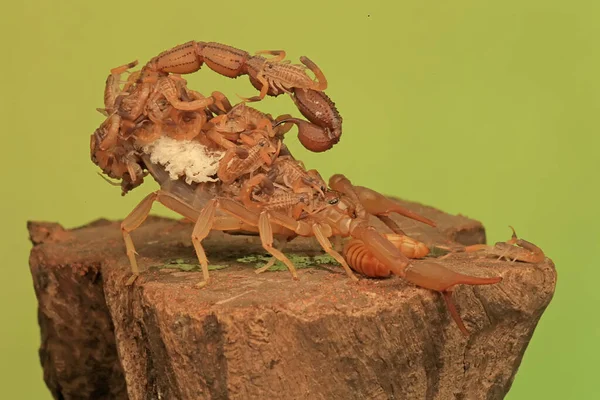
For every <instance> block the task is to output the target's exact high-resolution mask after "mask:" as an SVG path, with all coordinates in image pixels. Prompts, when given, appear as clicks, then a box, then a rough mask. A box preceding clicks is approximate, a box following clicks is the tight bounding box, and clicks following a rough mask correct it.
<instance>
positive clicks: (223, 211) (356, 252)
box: [91, 42, 502, 334]
mask: <svg viewBox="0 0 600 400" xmlns="http://www.w3.org/2000/svg"><path fill="white" fill-rule="evenodd" d="M259 53H265V52H259ZM266 53H269V54H272V55H274V56H275V58H274V59H272V60H266V59H265V58H263V57H260V56H250V55H249V54H248V53H246V52H243V51H241V50H238V49H235V48H232V47H229V46H225V45H219V44H214V43H204V42H189V43H186V44H184V45H181V46H177V47H175V48H173V49H171V50H169V51H167V52H163V53H161V54H160V55H159V56H157V57H155V58H153V59H152V60H151V61H150V62H149V63H148V64H146V66H144V67H143V68H142V70H141V72H140V73H139V74H136V75H135V77H136V78H137V81H136V84H135V85H134V84H132V82H131V80H130V81H128V82H129V83H128V85H129V87H133V88H132V89H131V90H129V91H127V92H126V93H125V94H124V96H125V98H124V99H123V100H127V97H128V96H134V93H135V90H136V89H135V88H136V85H145V84H147V83H151V82H155V81H157V80H158V79H164V78H165V77H168V76H169V74H170V73H174V74H179V73H191V72H194V71H197V70H198V69H199V68H200V67H201V65H202V64H203V63H206V64H207V65H208V66H209V67H210V68H211V69H213V70H215V71H217V72H219V73H221V74H223V75H226V76H229V77H237V76H239V75H242V74H248V75H250V81H251V82H252V84H253V85H254V86H255V87H257V88H260V90H261V93H260V95H259V96H255V97H254V98H250V99H243V100H245V101H256V100H259V99H261V98H262V97H264V96H265V95H267V94H269V95H274V96H276V95H279V94H281V93H284V92H287V93H290V94H291V96H292V98H293V99H294V101H295V102H296V104H297V105H299V108H300V111H301V112H302V114H303V115H304V116H305V117H306V118H307V119H309V121H310V123H309V122H306V121H301V120H297V119H294V118H287V119H278V120H270V124H266V125H262V126H260V127H256V126H254V127H253V128H251V129H252V130H251V132H248V134H249V135H250V136H247V137H248V139H244V140H242V141H241V143H235V144H233V145H232V144H231V143H233V142H231V141H229V142H228V141H227V139H223V138H219V140H218V141H217V142H218V143H221V142H222V143H228V144H227V146H226V147H227V149H226V151H227V153H226V154H229V156H228V157H226V160H227V161H226V163H223V162H221V165H220V166H219V169H218V170H219V173H218V174H217V175H218V176H225V175H227V183H225V182H223V180H220V179H215V178H210V177H207V179H206V180H205V181H201V182H198V181H196V182H190V181H189V180H188V181H187V182H186V179H185V178H186V177H185V176H181V177H179V179H173V178H172V177H171V176H170V174H169V173H168V172H167V171H166V168H165V165H163V164H160V163H156V162H153V161H152V157H151V155H150V154H147V153H146V154H145V153H142V152H139V151H137V150H136V149H137V148H138V147H139V145H136V136H135V129H136V128H135V125H134V128H133V130H134V133H133V134H129V135H123V132H119V134H118V136H119V138H121V139H120V140H117V141H116V142H115V143H113V146H114V147H115V149H116V150H119V148H120V147H123V146H125V147H126V149H127V154H129V156H128V158H127V160H128V161H127V166H128V168H122V169H121V170H119V172H120V175H121V176H119V174H118V173H114V171H112V170H111V172H112V173H113V177H116V178H123V179H124V181H125V180H126V178H127V173H126V172H125V170H129V171H132V170H135V171H134V172H131V173H134V174H136V175H140V176H141V172H140V171H141V170H145V171H147V172H146V173H149V174H150V175H151V176H152V177H153V178H154V180H155V181H156V182H157V183H158V184H159V185H160V189H159V190H157V191H155V192H153V193H150V194H149V195H148V196H146V197H145V198H144V199H143V200H142V201H141V202H140V203H139V204H138V205H137V206H136V207H135V208H134V210H133V211H132V212H131V213H130V214H129V215H128V216H127V217H126V218H125V219H124V220H123V222H122V224H121V230H122V234H123V238H124V241H125V247H126V251H127V256H128V258H129V261H130V264H131V269H132V272H133V276H132V277H131V279H130V280H129V281H128V284H132V283H133V282H134V280H135V278H136V277H137V276H138V275H139V269H138V265H137V261H136V257H135V254H136V251H135V247H134V244H133V241H132V238H131V235H130V233H131V232H132V231H133V230H135V229H136V228H137V227H139V226H140V225H141V224H142V223H143V222H144V220H145V219H146V218H147V216H148V215H149V213H150V210H151V208H152V205H153V203H154V202H159V203H161V204H163V205H164V206H166V207H167V208H169V209H171V210H172V211H175V212H176V213H178V214H180V215H182V216H183V217H185V218H186V219H188V220H190V221H192V222H193V223H194V228H193V231H192V244H193V246H194V249H195V252H196V255H197V257H198V260H199V262H200V265H201V268H202V275H203V280H202V281H201V282H200V283H198V284H197V286H198V287H204V286H206V285H207V284H208V282H209V271H208V259H207V257H206V253H205V251H204V248H203V246H202V241H203V240H204V239H205V238H206V237H207V236H208V234H209V233H210V232H211V231H212V230H219V231H224V232H231V233H233V232H235V233H247V234H258V235H259V236H260V240H261V243H262V246H263V247H264V249H265V250H266V251H267V252H269V253H270V254H271V255H272V256H273V259H272V262H274V261H275V260H280V261H282V262H283V263H284V264H285V265H286V266H287V267H288V269H289V271H290V272H291V274H292V276H293V278H294V279H298V276H297V273H296V270H295V268H294V265H293V263H292V262H291V261H290V260H289V259H288V258H287V257H286V256H285V254H284V253H283V252H282V247H283V246H275V245H274V239H275V238H278V239H281V241H280V242H283V243H285V242H287V241H289V240H292V239H293V238H294V237H297V236H304V237H315V238H316V239H317V241H318V242H319V244H320V246H321V247H322V248H323V249H324V250H325V251H326V252H327V253H328V254H329V255H330V256H331V257H333V258H334V259H335V260H336V261H338V262H339V263H340V264H341V266H342V267H343V268H344V270H345V272H346V274H347V275H348V277H349V278H350V279H351V280H352V281H357V280H358V278H357V277H356V276H355V274H354V273H353V271H352V270H353V269H354V270H356V271H358V272H361V273H363V274H364V275H367V276H387V275H389V274H390V273H391V274H394V275H397V276H399V277H401V278H403V279H405V280H406V281H408V282H410V283H413V284H415V285H417V286H419V287H422V288H426V289H430V290H435V291H438V292H440V293H442V294H443V297H444V300H445V302H446V304H447V306H448V309H449V311H450V314H451V315H452V318H453V319H454V320H455V321H456V323H457V324H458V326H459V328H460V330H461V331H462V332H463V333H465V334H468V331H467V329H466V328H465V326H464V324H463V322H462V320H461V318H460V316H459V314H458V312H457V310H456V307H455V305H454V303H453V301H452V291H453V289H454V288H455V287H456V286H457V285H460V284H466V285H489V284H495V283H498V282H500V281H501V280H502V278H501V277H491V278H484V277H476V276H470V275H465V274H460V273H457V272H454V271H452V270H450V269H448V268H446V267H444V266H443V265H441V264H439V263H435V262H430V261H421V262H419V263H412V262H411V261H410V259H409V257H411V258H419V257H423V256H424V255H426V254H427V252H428V249H427V248H426V247H425V246H424V245H423V244H421V243H419V242H417V241H415V240H413V239H411V238H409V237H408V236H406V235H404V233H403V232H402V231H401V230H400V229H399V227H398V226H397V225H396V224H395V223H394V221H393V220H392V219H391V218H389V217H388V216H389V214H391V213H399V214H401V215H404V216H407V217H409V218H412V219H415V220H418V221H421V222H424V223H427V224H429V225H431V226H435V223H434V222H433V221H431V220H428V219H426V218H424V217H422V216H419V215H417V214H414V213H412V212H410V211H409V210H407V209H405V208H403V207H401V206H400V205H399V204H397V203H395V202H393V201H392V200H390V199H388V198H386V197H385V196H383V195H381V194H380V193H377V192H375V191H373V190H371V189H368V188H365V187H361V186H354V185H353V184H352V183H351V182H350V180H348V179H347V178H346V177H345V176H343V175H340V174H336V175H333V176H332V177H331V178H330V179H329V184H328V185H327V184H325V183H324V182H323V181H322V179H321V178H320V175H319V174H318V172H316V171H314V170H313V171H307V170H306V169H305V168H304V166H303V165H302V163H301V162H299V161H296V160H295V159H294V158H293V157H292V156H291V154H289V152H288V151H287V150H286V148H285V146H283V145H282V132H277V130H278V127H279V125H280V124H282V123H286V122H293V123H296V124H297V125H298V128H299V136H300V137H301V142H302V137H304V138H305V139H306V140H305V143H304V142H303V144H305V146H306V144H309V145H308V146H306V147H307V148H309V149H311V146H312V149H313V150H315V151H324V150H326V148H330V147H331V146H333V144H335V143H336V142H337V140H338V139H339V135H340V134H341V117H340V116H339V114H338V113H337V110H336V109H335V107H334V106H333V103H332V102H331V101H330V100H329V98H328V97H326V95H325V94H324V93H323V92H322V90H324V89H325V87H326V80H325V77H324V76H323V74H322V72H321V71H320V70H319V69H318V68H317V67H316V65H315V64H314V63H312V61H310V60H308V58H306V57H304V58H302V62H303V63H304V65H305V66H307V67H308V68H310V69H311V70H312V71H313V72H314V73H315V75H316V76H317V77H318V81H317V82H314V81H312V80H310V79H299V78H298V76H301V73H300V69H299V67H298V66H293V65H291V64H289V63H284V62H281V60H282V58H283V57H284V56H285V52H283V51H269V52H266ZM129 65H131V64H129ZM124 69H125V67H122V68H121V69H118V71H117V72H122V71H123V70H124ZM302 73H304V72H302ZM290 76H291V78H290ZM292 81H293V82H292ZM113 85H114V82H113ZM107 86H108V81H107ZM109 97H111V98H114V97H115V96H109ZM134 97H135V96H134ZM182 97H185V96H182ZM307 99H308V100H307ZM319 99H320V100H321V101H317V100H319ZM324 99H326V100H324ZM199 100H201V99H200V96H199V95H197V96H191V98H189V99H187V100H186V99H184V98H180V99H179V100H177V101H179V102H182V103H185V102H194V101H195V102H196V103H198V101H199ZM114 103H115V104H113V105H111V107H115V108H118V107H119V104H116V103H122V102H117V101H115V102H114ZM196 103H195V104H196ZM205 104H206V106H207V107H209V106H212V105H213V103H212V102H210V101H206V102H205ZM221 104H228V101H224V100H223V101H221ZM320 107H325V108H326V109H327V110H328V113H327V112H326V113H322V112H320V111H318V110H319V109H320ZM107 108H109V107H108V106H107ZM186 108H187V107H186V106H185V105H184V106H183V107H182V109H186ZM226 108H230V107H226ZM234 108H235V107H234ZM247 108H248V109H250V107H247ZM212 109H213V110H214V108H212ZM232 109H233V108H230V109H228V110H222V111H223V112H226V113H227V112H230V111H231V110H232ZM194 110H195V111H197V109H196V107H194ZM251 110H252V109H251ZM254 111H256V112H258V111H257V110H253V112H254ZM198 112H199V111H198ZM209 114H210V112H208V111H207V114H206V115H207V119H208V122H209V123H210V118H209V117H208V115H209ZM323 115H325V117H324V116H323ZM265 117H266V116H265ZM109 118H110V117H109ZM213 119H219V118H215V117H213ZM267 119H269V118H267ZM148 123H149V124H151V125H152V124H155V125H156V122H154V121H150V122H148ZM129 126H130V127H131V124H130V125H129ZM156 132H158V133H157V134H160V129H158V130H156ZM307 132H308V133H307ZM332 132H333V134H332ZM248 134H246V133H242V134H240V135H238V136H236V138H238V139H240V138H242V137H245V136H242V135H248ZM98 135H99V134H98V133H95V134H94V135H92V148H91V151H92V159H93V160H94V159H95V158H97V156H98V154H99V153H103V152H105V151H106V149H105V148H104V147H98V146H96V147H94V143H95V142H98V140H99V139H98ZM200 137H203V136H202V135H200V136H199V138H200ZM251 137H253V138H254V139H249V138H251ZM312 139H314V140H312ZM233 141H234V142H239V140H237V141H236V140H235V139H234V140H233ZM188 142H189V143H194V142H193V141H188ZM218 143H215V142H212V144H214V145H216V144H218ZM217 147H219V146H217ZM221 150H224V149H221ZM116 153H118V151H117V152H116ZM111 154H112V153H111ZM251 154H256V155H257V156H252V157H250V155H251ZM259 155H260V156H259ZM249 158H251V160H249ZM222 161H223V160H222ZM240 166H243V168H242V167H240ZM103 169H104V167H103ZM292 169H293V170H294V171H295V173H293V174H292V173H291V172H290V171H291V170H292ZM105 171H106V170H105ZM115 174H116V175H115ZM134 181H135V180H134ZM257 198H258V199H259V200H258V201H257V200H256V199H257ZM370 215H373V216H376V217H378V218H379V219H381V220H382V221H383V222H384V223H385V224H386V225H387V226H388V227H389V228H390V229H391V230H392V231H393V232H394V233H393V234H383V233H380V232H379V231H378V230H377V229H376V228H374V227H373V226H371V225H370V224H369V222H368V217H369V216H370ZM332 238H350V239H351V240H350V241H349V242H348V244H347V245H346V247H345V248H344V250H343V255H342V254H340V253H339V252H338V251H337V250H336V249H335V248H334V246H333V245H332V243H331V241H330V239H332ZM272 262H271V263H269V264H268V266H270V265H271V264H272ZM375 266H377V269H378V272H373V271H374V268H375ZM261 270H265V268H262V269H261Z"/></svg>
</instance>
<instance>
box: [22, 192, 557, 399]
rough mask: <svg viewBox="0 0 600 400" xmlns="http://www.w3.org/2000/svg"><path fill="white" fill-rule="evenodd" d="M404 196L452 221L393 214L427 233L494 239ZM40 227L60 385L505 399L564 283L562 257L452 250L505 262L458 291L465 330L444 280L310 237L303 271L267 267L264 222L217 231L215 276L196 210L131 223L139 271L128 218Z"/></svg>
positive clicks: (45, 332)
mask: <svg viewBox="0 0 600 400" xmlns="http://www.w3.org/2000/svg"><path fill="white" fill-rule="evenodd" d="M399 202H400V203H401V204H403V205H404V206H406V207H408V208H410V209H411V210H413V211H416V212H419V213H421V214H423V215H425V216H426V217H429V218H431V219H433V220H434V221H436V222H437V223H438V228H437V229H434V228H431V227H428V226H425V225H421V224H418V223H416V222H414V221H411V220H408V219H406V218H404V217H399V216H396V217H394V220H395V221H396V222H398V223H399V224H400V226H401V227H402V228H403V229H404V230H405V232H406V233H407V234H409V235H410V236H412V237H414V238H416V239H419V240H421V241H423V242H425V243H426V244H428V245H433V244H445V245H452V244H453V243H455V244H456V243H460V244H465V245H468V244H476V243H485V231H484V228H483V226H482V225H481V224H480V223H479V222H477V221H474V220H471V219H468V218H465V217H462V216H451V215H448V214H445V213H443V212H441V211H439V210H436V209H434V208H431V207H425V206H422V205H419V204H416V203H410V202H405V201H400V200H399ZM28 227H29V232H30V236H31V241H32V242H33V244H34V246H33V249H32V251H31V257H30V266H31V273H32V277H33V282H34V286H35V292H36V295H37V298H38V301H39V324H40V329H41V335H42V344H41V349H40V359H41V363H42V366H43V368H44V379H45V381H46V384H47V385H48V387H49V388H50V390H51V392H52V394H53V396H54V398H56V399H80V398H81V399H88V398H93V399H127V398H128V399H136V400H137V399H328V400H329V399H501V398H503V397H504V396H505V394H506V393H507V391H508V390H509V388H510V386H511V384H512V382H513V379H514V376H515V373H516V371H517V369H518V367H519V364H520V362H521V359H522V357H523V354H524V352H525V349H526V347H527V344H528V343H529V340H530V339H531V337H532V335H533V332H534V329H535V327H536V324H537V322H538V321H539V319H540V317H541V315H542V313H543V312H544V310H545V308H546V307H547V305H548V304H549V302H550V300H551V299H552V296H553V293H554V287H555V283H556V271H555V268H554V264H553V263H552V261H551V260H549V259H546V260H545V261H544V262H543V263H540V264H525V263H519V262H516V263H510V262H505V261H498V260H496V259H494V258H491V259H490V258H482V257H481V256H480V255H478V254H473V253H471V254H465V253H462V254H456V255H453V256H451V257H448V258H446V259H444V260H441V261H439V262H441V263H443V264H444V265H446V266H447V267H449V268H452V269H455V270H457V271H462V272H466V273H472V274H474V275H478V276H497V275H500V276H502V277H503V278H504V279H503V281H502V282H501V283H499V284H496V285H489V286H480V287H469V286H460V287H458V288H457V290H456V291H455V294H454V299H455V301H456V303H457V306H458V308H459V311H460V314H461V317H462V318H463V320H464V321H465V324H466V326H467V328H468V329H469V330H470V331H471V335H470V336H469V337H465V336H463V335H462V333H461V332H460V331H459V329H458V328H457V326H456V324H455V323H454V321H453V320H452V319H451V317H450V315H449V313H448V311H447V309H446V306H445V303H444V300H443V299H442V297H441V296H440V294H439V293H436V292H432V291H428V290H425V289H421V288H418V287H415V286H413V285H411V284H408V283H406V282H404V281H403V280H401V279H400V278H397V277H393V278H389V279H366V278H363V279H361V280H360V282H359V283H352V282H351V281H350V280H349V279H348V278H347V276H346V275H345V273H344V272H343V270H342V268H341V267H339V266H336V265H330V264H328V263H330V262H331V260H330V259H328V258H327V257H323V254H324V252H323V251H322V250H320V248H319V246H318V244H317V243H316V241H315V240H314V239H311V238H309V239H304V238H298V239H295V240H294V241H292V242H291V243H290V245H289V246H288V247H286V249H285V252H286V254H288V255H290V254H292V257H293V258H294V259H295V261H296V264H297V266H298V267H300V269H299V270H298V273H299V276H300V280H299V281H294V280H292V278H291V275H290V273H289V272H287V271H276V272H272V271H268V272H265V273H262V274H259V275H257V274H255V273H254V269H255V267H256V264H257V262H258V261H261V260H262V259H264V255H265V254H266V253H265V251H264V250H263V249H262V247H261V246H260V241H259V240H258V238H256V237H248V236H232V235H225V234H222V233H220V232H213V233H211V235H210V236H209V237H208V238H207V239H206V240H205V242H204V244H205V248H206V250H207V254H208V257H209V260H210V262H211V264H212V265H213V270H212V271H211V282H210V285H209V286H208V287H206V288H204V289H196V288H194V287H193V286H194V284H195V283H197V282H198V281H199V280H200V278H201V273H200V272H199V271H198V267H197V261H196V259H195V253H194V250H193V247H192V245H191V239H190V236H191V231H192V224H190V223H185V222H182V221H176V220H170V219H165V218H158V217H150V218H149V219H148V220H147V221H146V222H145V223H144V224H143V225H142V226H141V227H140V228H139V229H138V230H136V231H134V232H133V234H132V237H133V240H134V243H135V244H136V249H137V251H138V253H139V256H138V260H139V262H140V265H141V266H142V268H147V270H146V271H145V272H144V273H143V274H142V276H141V277H140V278H139V279H138V280H137V281H136V282H135V284H134V285H132V286H129V287H128V286H125V282H126V281H127V279H128V278H129V277H130V269H129V263H128V260H127V257H126V255H125V250H124V245H123V242H122V237H121V232H120V229H119V222H111V221H107V220H99V221H96V222H94V223H92V224H90V225H87V226H85V227H82V228H77V229H73V230H65V229H63V228H62V227H61V226H60V225H58V224H51V223H35V222H30V223H29V224H28ZM415 262H416V263H418V262H419V261H415Z"/></svg>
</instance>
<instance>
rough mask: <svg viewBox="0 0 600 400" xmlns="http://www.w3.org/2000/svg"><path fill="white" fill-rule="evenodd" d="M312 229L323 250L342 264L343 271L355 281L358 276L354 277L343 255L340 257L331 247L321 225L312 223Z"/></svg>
mask: <svg viewBox="0 0 600 400" xmlns="http://www.w3.org/2000/svg"><path fill="white" fill-rule="evenodd" d="M312 229H313V233H314V234H315V237H316V238H317V241H318V242H319V244H320V245H321V247H322V248H323V250H325V251H326V252H327V254H329V255H330V256H331V257H333V258H335V260H336V261H337V262H339V263H340V264H341V265H342V267H343V268H344V271H346V274H347V275H348V277H349V278H350V279H352V280H353V281H355V282H357V281H358V278H357V277H356V275H354V272H352V269H351V268H350V266H349V265H348V263H347V262H346V260H345V259H344V257H342V255H341V254H340V253H338V252H337V251H335V250H334V249H333V246H332V245H331V242H330V241H329V239H327V236H326V235H325V233H324V232H323V227H322V226H320V225H318V224H315V225H313V228H312Z"/></svg>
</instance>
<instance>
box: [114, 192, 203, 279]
mask: <svg viewBox="0 0 600 400" xmlns="http://www.w3.org/2000/svg"><path fill="white" fill-rule="evenodd" d="M155 201H158V202H160V203H161V204H163V205H164V206H165V207H167V208H169V209H171V210H173V211H175V212H176V213H178V214H181V215H183V216H184V217H186V218H187V219H189V220H192V221H199V220H200V219H199V215H198V212H197V211H196V210H194V209H193V208H191V207H189V206H188V205H186V204H185V203H184V202H183V201H182V200H180V199H178V198H177V197H175V196H173V195H172V194H170V193H168V192H164V191H162V190H158V191H156V192H153V193H150V194H149V195H148V196H146V197H145V198H144V199H143V200H142V201H141V202H140V203H139V204H138V205H137V206H136V207H135V208H134V209H133V211H131V213H130V214H129V215H128V216H127V217H125V219H124V220H123V222H121V233H122V234H123V240H124V241H125V248H126V250H127V257H128V258H129V263H130V264H131V271H132V273H133V276H132V277H131V278H129V280H128V281H127V283H126V285H131V284H133V282H134V281H135V280H136V279H137V277H138V276H139V268H138V264H137V261H136V258H135V255H136V254H137V252H136V251H135V247H134V245H133V241H132V240H131V235H130V233H131V232H132V231H133V230H135V229H137V228H138V227H139V226H140V225H141V224H142V223H143V222H144V221H145V220H146V218H148V214H150V210H151V209H152V205H153V204H154V202H155ZM196 225H198V222H196ZM196 229H197V228H196V227H195V228H194V232H196ZM192 241H193V238H192ZM194 247H196V246H194ZM196 250H198V248H196ZM200 250H202V246H200ZM197 252H198V251H197ZM203 253H204V251H203V250H202V253H201V254H198V258H199V259H200V258H201V257H200V256H201V255H202V254H203ZM204 258H205V259H206V256H204ZM200 262H201V264H202V260H200ZM202 269H203V274H204V275H205V281H206V280H207V278H208V263H207V264H206V268H204V266H203V268H202ZM205 270H206V272H205Z"/></svg>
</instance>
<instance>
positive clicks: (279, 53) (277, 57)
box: [254, 50, 286, 62]
mask: <svg viewBox="0 0 600 400" xmlns="http://www.w3.org/2000/svg"><path fill="white" fill-rule="evenodd" d="M254 54H256V55H257V56H258V55H261V54H269V55H271V56H274V57H273V58H270V59H269V61H271V62H279V61H283V59H284V58H285V56H286V52H285V50H259V51H257V52H256V53H254Z"/></svg>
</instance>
